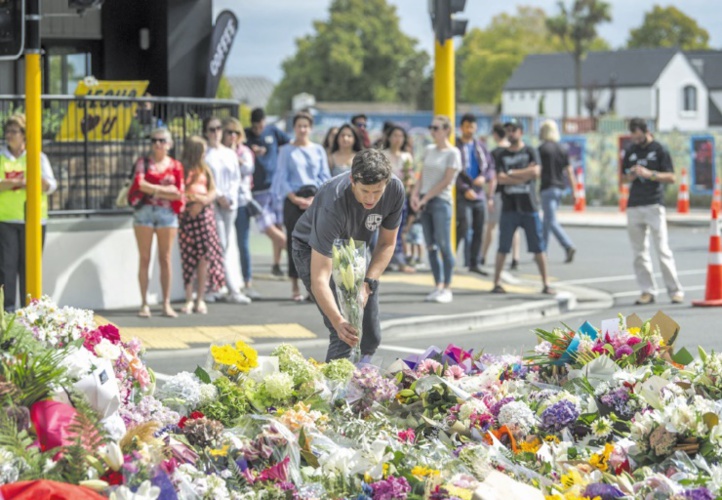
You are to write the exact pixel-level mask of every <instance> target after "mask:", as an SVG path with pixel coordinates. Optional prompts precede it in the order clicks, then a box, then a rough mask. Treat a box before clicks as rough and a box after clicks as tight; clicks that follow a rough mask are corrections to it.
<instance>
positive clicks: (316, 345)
mask: <svg viewBox="0 0 722 500" xmlns="http://www.w3.org/2000/svg"><path fill="white" fill-rule="evenodd" d="M568 232H569V234H570V236H571V237H572V239H573V240H574V242H575V244H576V246H577V249H578V252H577V255H576V258H575V261H574V263H572V264H563V263H562V262H563V258H564V255H563V251H562V250H561V248H560V247H559V246H558V245H557V243H556V242H555V241H554V242H552V244H551V247H550V254H549V255H550V266H549V267H550V275H551V276H553V277H554V278H555V280H556V281H557V282H563V283H568V284H574V285H576V286H583V287H590V288H594V289H597V290H602V291H604V292H607V293H609V294H611V295H612V297H613V298H614V306H613V307H612V308H610V309H606V310H600V311H587V312H582V313H579V312H572V313H569V314H567V315H565V316H563V317H559V318H550V320H549V321H545V322H542V323H539V322H537V323H535V324H533V325H532V324H527V325H524V324H521V325H514V326H510V327H506V328H500V329H494V330H484V331H474V332H468V333H462V334H453V335H449V334H445V333H444V332H443V331H439V334H438V335H437V336H433V337H422V338H419V337H418V336H416V335H413V336H403V337H401V336H396V337H394V338H385V339H384V341H383V342H382V345H381V348H380V349H379V352H378V353H377V358H378V359H377V360H375V361H376V362H379V363H381V364H387V363H390V362H392V361H393V360H394V359H396V358H397V357H399V356H401V357H403V356H404V355H406V354H409V353H415V352H423V351H424V350H425V349H426V348H427V347H428V346H429V345H437V346H439V347H444V346H446V345H447V344H449V343H454V344H457V345H460V346H463V347H465V348H474V349H475V350H476V351H478V350H480V349H483V350H485V351H486V352H490V353H495V354H500V353H522V352H526V351H528V350H529V349H530V348H531V347H532V346H533V345H534V343H535V337H534V335H533V334H532V333H531V330H532V329H533V328H536V327H543V328H552V327H554V326H558V325H560V324H561V322H562V321H563V322H565V323H567V324H568V325H569V326H579V325H581V323H583V322H584V321H586V320H588V321H590V322H591V323H592V324H594V325H599V323H600V321H601V320H603V319H608V318H614V317H616V316H617V315H618V314H619V313H622V314H625V315H628V314H631V313H637V314H638V315H639V316H640V317H642V318H643V319H647V318H650V317H651V316H653V315H654V314H655V313H656V312H657V311H658V310H660V309H661V310H663V311H664V312H665V313H667V314H668V315H669V316H671V317H672V318H673V319H675V320H676V321H677V322H678V323H679V324H680V326H681V333H680V336H679V339H678V346H686V347H688V348H693V349H695V352H696V346H697V345H702V346H703V347H704V348H705V349H707V350H713V349H714V350H717V351H719V350H720V349H722V308H711V309H708V308H693V307H691V303H690V302H691V300H695V299H699V298H702V297H703V296H704V285H705V280H706V272H707V249H708V245H709V230H708V229H707V228H691V227H671V228H670V230H669V234H670V246H671V248H672V251H673V252H674V255H675V259H676V261H677V270H678V272H679V276H680V280H681V282H682V285H683V286H684V288H685V292H686V302H685V304H682V305H672V304H670V302H669V298H668V297H667V294H666V291H664V290H662V291H660V292H659V293H658V295H657V302H656V303H655V304H653V305H649V306H643V307H640V306H635V305H634V301H635V299H636V298H637V296H638V295H639V291H638V289H637V286H636V282H635V279H634V275H633V271H632V257H631V250H630V245H629V241H628V239H627V233H626V230H625V229H619V228H617V229H600V228H568ZM652 253H653V264H654V268H655V271H658V269H659V266H658V261H657V258H656V255H655V254H654V251H652ZM519 273H520V274H521V275H527V276H528V277H530V278H534V277H535V275H536V267H535V265H534V263H533V261H532V258H531V255H528V254H526V255H523V257H522V262H521V265H520V271H519ZM656 279H657V287H658V288H660V287H661V288H663V287H664V284H663V282H662V280H661V277H660V275H659V273H657V274H656ZM419 307H423V304H422V303H420V304H419ZM297 345H298V347H299V348H300V349H301V351H302V352H303V353H304V354H305V355H306V356H312V357H314V358H316V359H321V360H322V359H324V358H325V351H326V341H325V340H324V339H316V340H305V341H298V343H297ZM258 347H259V353H260V354H268V352H270V349H271V348H272V346H270V345H268V346H258ZM206 359H207V354H206V353H205V352H203V353H201V352H199V351H197V350H191V351H188V352H177V351H176V352H173V353H162V352H156V353H153V354H152V355H151V356H149V359H148V364H149V365H150V366H151V367H152V368H153V369H154V370H155V371H156V372H159V373H161V374H168V375H172V374H174V373H177V372H178V371H182V370H193V369H194V368H195V366H196V365H197V364H201V365H202V364H204V363H205V362H206Z"/></svg>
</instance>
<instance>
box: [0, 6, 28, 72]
mask: <svg viewBox="0 0 722 500" xmlns="http://www.w3.org/2000/svg"><path fill="white" fill-rule="evenodd" d="M24 47H25V1H24V0H0V61H12V60H15V59H18V58H19V57H20V55H21V54H22V53H23V48H24Z"/></svg>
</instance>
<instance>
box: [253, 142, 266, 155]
mask: <svg viewBox="0 0 722 500" xmlns="http://www.w3.org/2000/svg"><path fill="white" fill-rule="evenodd" d="M251 151H253V153H254V154H255V155H256V156H263V155H265V154H266V147H265V146H257V145H255V144H252V145H251Z"/></svg>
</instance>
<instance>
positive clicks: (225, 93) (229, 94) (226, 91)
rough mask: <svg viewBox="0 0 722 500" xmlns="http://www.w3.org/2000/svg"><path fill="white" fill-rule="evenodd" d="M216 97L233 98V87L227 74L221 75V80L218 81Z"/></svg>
mask: <svg viewBox="0 0 722 500" xmlns="http://www.w3.org/2000/svg"><path fill="white" fill-rule="evenodd" d="M216 99H233V87H231V84H230V82H229V81H228V77H226V75H223V76H221V80H220V81H219V82H218V89H217V90H216Z"/></svg>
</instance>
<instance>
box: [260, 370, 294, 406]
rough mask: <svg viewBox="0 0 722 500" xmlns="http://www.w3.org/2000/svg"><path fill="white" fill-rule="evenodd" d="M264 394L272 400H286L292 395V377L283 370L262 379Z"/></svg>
mask: <svg viewBox="0 0 722 500" xmlns="http://www.w3.org/2000/svg"><path fill="white" fill-rule="evenodd" d="M263 388H264V389H265V391H266V394H268V396H269V397H270V398H271V399H273V400H274V401H278V402H282V401H286V400H287V399H288V398H290V397H291V396H292V395H293V377H291V375H289V374H288V373H285V372H276V373H271V374H270V375H267V376H266V378H265V379H263Z"/></svg>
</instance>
